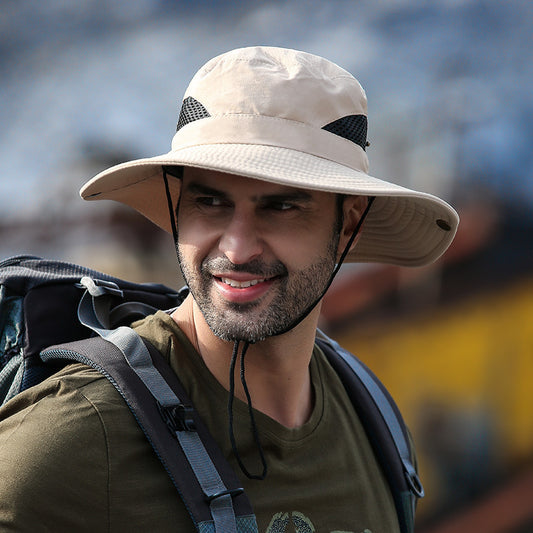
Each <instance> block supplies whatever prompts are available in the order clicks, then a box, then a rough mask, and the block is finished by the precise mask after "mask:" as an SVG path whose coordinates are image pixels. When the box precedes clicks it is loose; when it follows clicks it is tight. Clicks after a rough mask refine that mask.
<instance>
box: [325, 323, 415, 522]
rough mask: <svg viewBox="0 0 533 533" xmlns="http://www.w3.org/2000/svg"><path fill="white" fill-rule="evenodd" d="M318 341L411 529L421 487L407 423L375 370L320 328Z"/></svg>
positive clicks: (401, 519) (402, 517)
mask: <svg viewBox="0 0 533 533" xmlns="http://www.w3.org/2000/svg"><path fill="white" fill-rule="evenodd" d="M317 344H318V345H319V347H320V348H321V349H322V351H323V352H324V353H325V355H326V357H327V358H328V361H329V362H330V364H331V365H332V366H333V368H334V369H335V370H336V372H337V373H338V375H339V377H340V379H341V381H342V383H343V385H344V386H345V388H346V391H347V393H348V395H349V397H350V399H351V400H352V403H353V404H354V407H355V409H356V411H357V414H358V415H359V417H360V419H361V421H362V423H363V426H364V427H365V430H366V432H367V435H368V438H369V441H370V443H371V445H372V448H373V450H374V452H375V454H376V457H377V459H378V461H379V463H380V465H381V468H382V470H383V472H384V474H385V476H386V478H387V481H388V483H389V486H390V488H391V491H392V496H393V499H394V503H395V506H396V511H397V514H398V519H399V522H400V529H401V531H402V533H411V532H412V531H413V530H414V514H415V507H416V501H417V499H418V498H421V497H423V496H424V489H423V487H422V484H421V482H420V479H419V477H418V474H417V471H416V468H415V466H414V464H415V459H414V451H413V450H412V446H411V442H410V439H409V433H408V430H407V427H406V425H405V423H404V421H403V418H402V416H401V414H400V412H399V410H398V407H397V406H396V404H395V403H394V400H393V399H392V397H391V396H390V394H389V393H388V391H387V390H386V389H385V387H384V386H383V384H382V383H381V382H380V381H379V379H378V378H377V377H376V376H375V374H374V373H373V372H372V371H371V370H370V369H369V368H368V367H367V366H366V365H364V364H363V363H362V362H361V361H360V360H359V359H357V358H356V357H355V356H354V355H353V354H351V353H350V352H348V351H347V350H345V349H344V348H342V347H341V346H340V345H339V344H338V343H337V342H336V341H334V340H333V339H330V338H329V337H327V336H326V335H325V334H324V333H323V332H322V331H320V330H319V331H318V332H317Z"/></svg>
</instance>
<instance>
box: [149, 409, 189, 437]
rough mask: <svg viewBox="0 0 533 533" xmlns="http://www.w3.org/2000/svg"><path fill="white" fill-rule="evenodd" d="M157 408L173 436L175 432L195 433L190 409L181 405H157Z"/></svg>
mask: <svg viewBox="0 0 533 533" xmlns="http://www.w3.org/2000/svg"><path fill="white" fill-rule="evenodd" d="M157 408H158V409H159V412H160V413H161V416H162V417H163V420H164V421H165V423H166V425H167V427H168V429H169V430H170V432H171V433H172V434H173V435H174V434H175V433H176V432H177V431H196V425H195V423H194V418H193V414H194V409H193V408H192V407H190V406H188V405H184V404H182V403H179V404H177V405H168V406H166V405H161V404H160V403H158V404H157Z"/></svg>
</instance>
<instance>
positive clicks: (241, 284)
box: [219, 278, 267, 289]
mask: <svg viewBox="0 0 533 533" xmlns="http://www.w3.org/2000/svg"><path fill="white" fill-rule="evenodd" d="M219 279H220V280H221V281H222V283H225V284H226V285H229V286H230V287H232V288H234V289H247V288H248V287H253V286H254V285H257V284H258V283H263V282H265V281H267V279H266V278H260V279H251V280H247V281H237V280H235V279H230V278H219Z"/></svg>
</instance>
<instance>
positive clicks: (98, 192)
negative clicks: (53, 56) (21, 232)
mask: <svg viewBox="0 0 533 533" xmlns="http://www.w3.org/2000/svg"><path fill="white" fill-rule="evenodd" d="M366 134H367V101H366V95H365V92H364V90H363V88H362V87H361V85H360V84H359V82H358V81H357V80H356V79H355V78H354V77H353V76H352V75H351V74H350V73H348V72H347V71H346V70H344V69H342V68H340V67H339V66H338V65H336V64H334V63H332V62H330V61H328V60H326V59H324V58H322V57H319V56H316V55H312V54H309V53H306V52H300V51H296V50H289V49H284V48H274V47H263V46H258V47H250V48H241V49H237V50H233V51H230V52H227V53H225V54H222V55H220V56H217V57H215V58H214V59H211V60H210V61H208V62H207V63H206V64H205V65H204V66H203V67H202V68H201V69H200V70H199V71H198V72H197V73H196V75H195V76H194V78H193V79H192V81H191V83H190V85H189V87H188V88H187V91H186V92H185V95H184V99H183V104H182V107H181V111H180V115H179V120H178V126H177V131H176V134H175V135H174V138H173V140H172V146H171V150H170V151H169V152H168V153H166V154H163V155H159V156H156V157H151V158H145V159H138V160H135V161H129V162H126V163H122V164H119V165H116V166H113V167H111V168H109V169H107V170H104V171H103V172H100V173H99V174H98V175H97V176H95V177H94V178H93V179H91V180H90V181H89V182H88V183H86V184H85V185H84V186H83V188H82V189H81V191H80V194H81V196H82V198H84V199H85V200H101V199H109V200H116V201H119V202H122V203H124V204H126V205H129V206H131V207H133V208H134V209H136V210H137V211H139V212H140V213H142V214H143V215H144V216H146V217H147V218H148V219H150V220H151V221H152V222H154V223H155V224H157V225H158V226H160V227H161V228H163V229H164V230H166V231H168V232H171V231H172V230H171V221H170V215H169V213H168V209H167V208H166V206H167V197H166V194H165V186H164V181H163V173H162V167H163V166H164V165H182V166H191V167H200V168H205V169H210V170H217V171H222V172H227V173H232V174H236V175H240V176H246V177H249V178H255V179H260V180H265V181H268V182H273V183H280V184H283V185H288V186H294V187H300V188H305V189H317V190H321V191H328V192H332V193H343V194H349V195H366V196H375V197H376V198H375V200H374V203H373V205H372V208H371V209H370V211H369V213H368V216H367V218H366V220H365V223H364V226H363V230H362V234H361V237H360V239H359V242H358V243H357V245H356V247H355V248H354V250H352V252H350V253H349V254H348V256H347V257H346V261H348V262H383V263H393V264H398V265H407V266H417V265H423V264H426V263H430V262H432V261H434V260H436V259H437V258H438V257H439V256H440V255H441V254H442V253H444V251H445V250H446V249H447V248H448V246H449V245H450V243H451V241H452V240H453V237H454V235H455V232H456V229H457V225H458V223H459V218H458V216H457V213H456V212H455V211H454V210H453V208H452V207H450V206H449V205H448V204H447V203H446V202H444V201H443V200H441V199H439V198H437V197H435V196H432V195H430V194H426V193H423V192H417V191H414V190H411V189H407V188H405V187H401V186H399V185H396V184H394V183H391V182H388V181H384V180H380V179H378V178H375V177H372V176H370V175H369V174H368V157H367V154H366V147H367V139H366ZM169 185H170V192H171V195H172V197H173V201H174V205H176V204H177V200H178V197H179V191H180V181H179V180H178V179H177V178H172V177H171V176H170V182H169Z"/></svg>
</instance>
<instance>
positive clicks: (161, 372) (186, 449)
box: [41, 327, 255, 533]
mask: <svg viewBox="0 0 533 533" xmlns="http://www.w3.org/2000/svg"><path fill="white" fill-rule="evenodd" d="M119 330H120V333H119V334H117V338H118V337H119V336H122V335H124V334H125V331H124V330H129V331H130V332H132V333H133V334H134V335H136V336H137V337H138V335H137V333H135V332H134V331H133V330H132V329H130V328H125V327H121V328H119ZM117 331H118V330H117ZM126 335H129V333H127V334H126ZM138 339H140V337H138ZM115 340H116V339H115ZM119 342H121V341H119ZM126 342H128V341H126ZM130 342H131V341H130ZM141 342H142V341H141ZM143 344H144V343H143ZM144 346H145V347H146V350H147V352H146V353H147V354H148V357H149V358H150V361H149V362H148V361H142V365H143V367H142V369H141V371H140V373H141V374H142V373H144V374H145V380H146V379H148V380H151V381H152V385H151V387H150V388H148V387H147V386H146V384H145V380H143V379H142V378H141V377H140V376H139V373H138V372H136V370H135V369H134V368H133V367H132V366H131V364H129V363H130V362H129V361H127V360H126V359H125V357H124V353H123V352H122V350H121V349H120V348H119V347H117V345H116V344H115V343H114V342H112V341H109V340H105V339H103V338H102V337H92V338H89V339H85V340H82V341H75V342H72V343H68V344H64V345H57V346H53V347H50V348H48V349H46V350H45V351H43V352H42V353H41V358H42V359H43V361H45V362H51V361H58V360H63V361H64V360H67V361H77V362H81V363H84V364H86V365H89V366H91V367H92V368H95V369H96V370H98V371H99V372H100V373H101V374H102V375H104V376H105V377H106V378H107V379H108V380H109V381H110V382H111V383H112V384H113V386H114V387H115V388H116V389H117V391H118V392H119V393H120V394H121V396H122V397H123V398H124V400H125V402H126V404H127V405H128V407H129V408H130V410H131V412H132V413H133V415H134V416H135V419H136V420H137V422H138V424H139V426H140V427H141V429H142V431H143V432H144V434H145V436H146V438H147V439H148V441H149V442H150V444H151V446H152V448H153V449H154V452H155V453H156V455H157V457H158V458H159V460H160V461H161V463H162V464H163V466H164V468H165V470H166V472H167V474H168V475H169V477H170V479H171V480H172V483H173V484H174V486H175V488H176V489H177V491H178V493H179V494H180V496H181V498H182V500H183V502H184V504H185V506H186V508H187V510H188V511H189V514H190V515H191V518H192V520H193V522H194V525H195V527H196V528H197V530H198V531H213V532H215V531H216V532H219V531H221V532H226V531H227V532H235V533H236V532H238V531H240V530H241V529H240V528H241V527H242V525H244V523H245V524H246V525H247V527H248V529H247V531H254V529H250V528H249V526H250V525H253V524H255V517H254V515H253V510H252V507H251V505H250V503H249V501H248V498H247V497H246V495H245V494H244V490H243V489H242V488H241V486H240V482H239V480H238V478H237V477H236V475H235V473H234V472H233V470H232V469H231V467H230V466H229V464H228V463H227V461H226V459H225V458H224V456H223V454H222V452H221V451H220V449H219V447H218V445H217V444H216V442H215V441H214V439H213V438H212V437H211V435H210V433H209V431H208V430H207V428H206V427H205V425H204V424H203V422H202V420H201V419H200V418H199V416H198V414H197V413H196V411H195V410H194V408H193V407H192V404H191V402H190V401H189V399H188V397H187V395H186V394H185V391H184V390H183V387H182V385H181V383H180V382H179V379H178V378H177V376H176V375H175V373H174V372H173V371H172V370H171V369H170V367H169V366H168V364H167V363H166V361H165V360H164V359H163V357H162V356H161V355H160V354H159V352H158V351H157V350H156V349H155V348H153V347H152V346H151V345H148V343H146V344H144ZM128 355H130V354H128ZM136 356H137V354H134V355H133V357H136ZM141 359H143V357H141ZM134 364H138V363H134ZM146 376H150V377H148V378H146ZM163 382H164V385H162V383H163ZM239 524H240V525H239Z"/></svg>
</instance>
